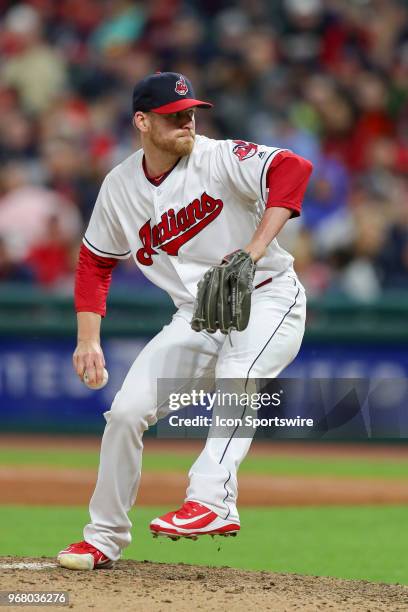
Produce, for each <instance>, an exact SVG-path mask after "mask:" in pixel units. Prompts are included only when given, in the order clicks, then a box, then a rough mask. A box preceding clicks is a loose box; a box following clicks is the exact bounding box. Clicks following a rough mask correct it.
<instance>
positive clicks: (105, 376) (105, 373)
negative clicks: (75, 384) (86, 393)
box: [82, 368, 109, 389]
mask: <svg viewBox="0 0 408 612" xmlns="http://www.w3.org/2000/svg"><path fill="white" fill-rule="evenodd" d="M82 380H83V381H84V383H85V385H86V386H87V387H88V388H89V389H103V387H104V386H105V385H106V384H107V382H108V380H109V374H108V370H107V369H106V368H103V379H102V382H101V383H99V384H98V383H90V382H89V380H88V374H87V372H86V370H85V372H84V376H83V378H82Z"/></svg>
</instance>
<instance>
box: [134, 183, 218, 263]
mask: <svg viewBox="0 0 408 612" xmlns="http://www.w3.org/2000/svg"><path fill="white" fill-rule="evenodd" d="M223 206H224V203H223V201H222V200H219V199H216V198H212V197H211V196H210V195H208V194H207V193H206V192H205V191H204V193H203V194H202V195H201V197H200V198H196V199H195V200H193V201H192V202H191V203H190V204H188V205H187V206H184V207H183V208H181V209H180V210H179V211H178V212H177V214H176V213H175V211H174V210H173V208H169V210H168V211H167V212H165V213H164V214H163V215H162V216H161V221H160V222H159V223H158V224H157V225H153V227H152V226H151V225H150V222H151V219H149V221H147V223H145V224H144V225H143V227H141V228H140V231H139V238H140V240H141V242H142V244H143V247H142V248H140V249H139V250H138V251H137V253H136V258H137V261H138V262H139V263H140V264H142V265H144V266H151V265H152V263H153V259H152V255H157V254H158V252H157V250H155V248H158V249H160V250H161V251H165V252H166V253H167V254H168V255H177V254H178V251H179V249H180V247H181V246H182V245H183V244H185V243H186V242H188V241H189V240H191V238H193V237H194V236H196V235H197V234H198V233H199V232H201V230H202V229H204V228H205V227H206V226H207V225H208V224H209V223H211V221H214V219H216V217H218V215H219V214H220V212H221V211H222V208H223Z"/></svg>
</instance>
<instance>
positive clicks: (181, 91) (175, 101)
mask: <svg viewBox="0 0 408 612" xmlns="http://www.w3.org/2000/svg"><path fill="white" fill-rule="evenodd" d="M193 106H198V107H199V108H211V107H212V106H213V105H212V104H211V103H210V102H203V101H202V100H197V99H196V97H195V95H194V89H193V86H192V85H191V83H190V81H189V80H188V78H187V77H185V76H183V75H182V74H179V73H177V72H157V73H156V74H149V75H148V76H147V77H145V78H144V79H142V80H141V81H139V83H137V84H136V85H135V88H134V90H133V114H135V112H136V111H142V112H144V113H147V112H149V111H151V112H152V113H159V115H165V114H167V113H178V112H179V111H183V110H186V109H187V108H192V107H193Z"/></svg>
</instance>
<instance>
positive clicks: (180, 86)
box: [174, 74, 188, 96]
mask: <svg viewBox="0 0 408 612" xmlns="http://www.w3.org/2000/svg"><path fill="white" fill-rule="evenodd" d="M174 91H175V92H176V93H178V95H179V96H185V95H186V94H187V93H188V87H187V83H186V81H185V79H184V77H183V75H181V74H180V78H179V80H178V81H177V83H176V87H175V89H174Z"/></svg>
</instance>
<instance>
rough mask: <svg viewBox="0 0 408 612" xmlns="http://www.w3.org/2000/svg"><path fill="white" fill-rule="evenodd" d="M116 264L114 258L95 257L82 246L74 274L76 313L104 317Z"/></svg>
mask: <svg viewBox="0 0 408 612" xmlns="http://www.w3.org/2000/svg"><path fill="white" fill-rule="evenodd" d="M117 263H118V259H116V258H114V257H101V256H100V255H95V253H92V251H90V250H89V249H87V248H86V246H85V245H84V244H82V245H81V249H80V251H79V258H78V264H77V268H76V274H75V310H76V312H95V313H96V314H100V315H101V316H102V317H104V316H105V315H106V299H107V297H108V291H109V286H110V283H111V279H112V270H113V268H114V267H115V266H116V264H117Z"/></svg>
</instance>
